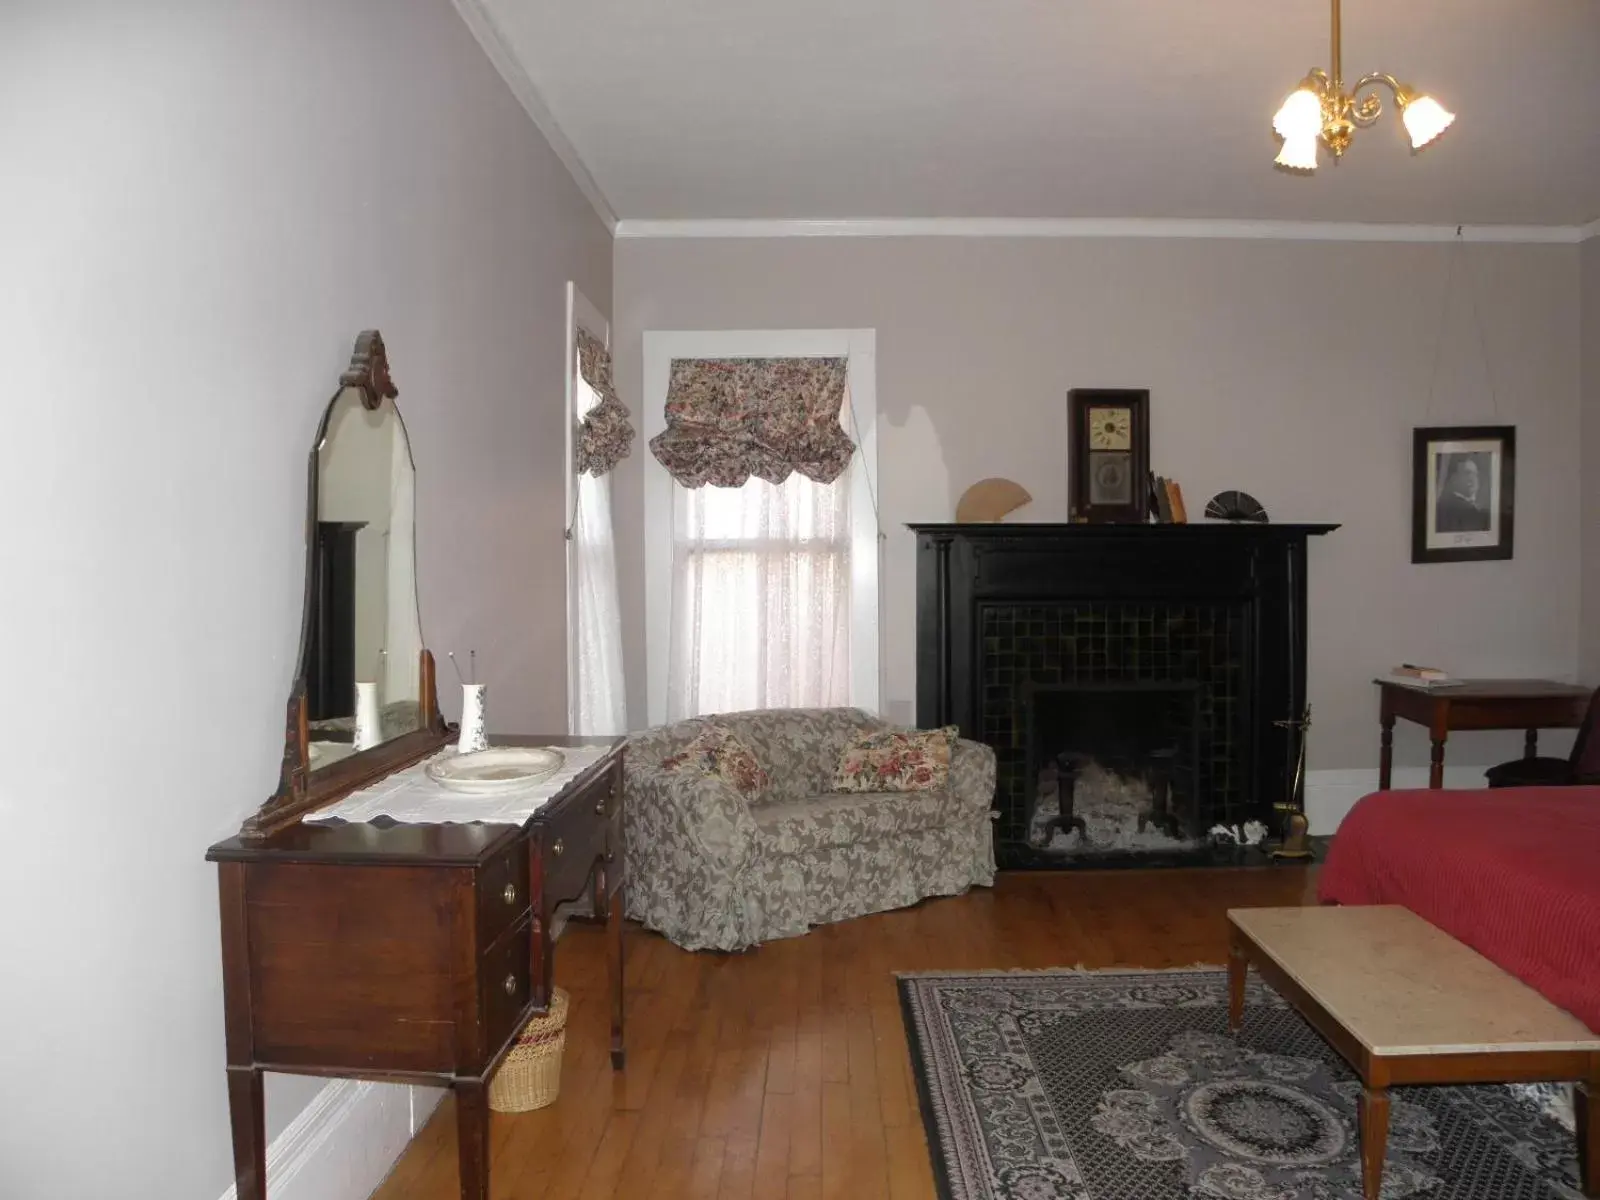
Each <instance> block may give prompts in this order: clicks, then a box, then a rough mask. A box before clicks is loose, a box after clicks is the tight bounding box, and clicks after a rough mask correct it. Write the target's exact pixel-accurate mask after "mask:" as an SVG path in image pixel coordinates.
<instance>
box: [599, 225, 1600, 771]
mask: <svg viewBox="0 0 1600 1200" xmlns="http://www.w3.org/2000/svg"><path fill="white" fill-rule="evenodd" d="M1452 253H1457V254H1462V255H1464V258H1458V259H1457V262H1456V268H1455V274H1454V280H1455V282H1454V285H1453V287H1452V288H1451V290H1450V296H1449V304H1448V307H1447V306H1446V303H1445V300H1446V292H1445V283H1446V277H1447V269H1448V266H1449V262H1450V257H1449V256H1450V255H1451V254H1452ZM615 258H616V274H615V288H616V313H615V323H614V328H615V331H616V342H617V346H618V358H617V362H618V377H619V381H620V383H621V386H622V387H623V389H624V393H625V394H626V395H628V396H629V397H630V398H632V397H637V396H638V389H639V377H640V369H641V368H640V350H641V335H642V333H643V332H644V331H645V330H651V329H706V328H769V327H825V328H853V327H868V326H870V327H873V328H875V329H876V330H877V331H878V343H877V344H878V357H877V361H878V406H879V445H880V447H881V449H880V459H881V474H882V481H881V497H882V500H881V507H882V518H883V526H884V529H885V530H886V532H887V536H888V540H887V544H886V551H885V553H886V560H885V604H886V608H887V619H886V621H885V624H884V629H885V654H886V660H887V674H888V680H887V688H886V691H885V697H886V700H887V701H888V702H889V703H891V704H892V703H894V702H895V701H910V700H911V699H912V698H913V697H914V694H915V671H914V652H913V636H914V612H915V609H914V597H913V586H912V581H913V573H914V547H913V540H912V537H911V535H910V534H909V533H908V532H907V531H906V530H905V528H904V525H905V523H906V522H908V521H937V520H949V519H951V518H952V515H953V512H954V507H955V501H956V499H957V498H958V497H959V496H960V494H961V492H962V491H963V490H964V489H965V488H966V487H967V486H968V485H969V484H971V483H973V482H975V481H976V480H978V479H981V478H983V477H985V476H987V475H1002V476H1009V477H1011V478H1013V479H1016V480H1017V481H1018V482H1020V483H1021V484H1022V485H1023V486H1024V487H1026V488H1027V489H1028V490H1029V491H1030V492H1031V493H1032V494H1033V496H1034V503H1033V504H1032V505H1031V506H1030V507H1028V508H1026V509H1024V510H1022V511H1021V512H1020V513H1019V514H1017V515H1018V516H1019V517H1020V518H1022V519H1026V520H1036V521H1056V520H1062V519H1064V518H1065V515H1066V503H1067V475H1066V465H1065V460H1066V391H1067V389H1068V388H1070V387H1073V386H1128V387H1148V388H1149V389H1150V390H1151V393H1152V409H1153V418H1152V421H1153V432H1152V454H1153V457H1154V461H1155V464H1156V468H1157V469H1158V470H1159V471H1160V472H1161V473H1163V474H1166V475H1170V476H1172V477H1174V478H1176V479H1178V480H1179V481H1181V482H1182V484H1183V489H1184V494H1185V497H1186V499H1188V500H1189V503H1190V507H1191V508H1192V509H1194V510H1198V509H1199V508H1200V507H1201V506H1202V505H1203V504H1204V502H1205V500H1206V498H1207V497H1209V496H1210V495H1212V494H1213V493H1215V492H1217V491H1220V490H1222V489H1224V488H1242V489H1244V490H1247V491H1249V492H1251V493H1253V494H1254V495H1255V496H1257V497H1258V498H1259V499H1260V500H1261V501H1262V502H1263V503H1264V504H1265V505H1266V506H1267V508H1268V509H1269V511H1270V512H1271V514H1272V516H1273V517H1274V518H1275V519H1278V520H1305V521H1336V522H1339V523H1341V524H1342V525H1343V528H1342V529H1340V530H1339V531H1338V532H1337V533H1334V534H1333V535H1331V536H1330V537H1327V538H1324V539H1320V540H1318V541H1317V542H1316V543H1314V545H1313V548H1312V552H1311V568H1310V589H1311V616H1310V619H1311V628H1310V641H1311V646H1310V660H1311V661H1310V680H1311V699H1312V702H1313V704H1314V706H1315V719H1316V730H1315V732H1314V733H1313V735H1312V741H1311V756H1312V764H1313V765H1314V766H1319V767H1359V766H1368V765H1372V764H1374V763H1375V762H1376V755H1377V730H1376V715H1375V705H1374V700H1373V694H1372V687H1371V684H1370V682H1369V681H1370V679H1371V678H1372V676H1373V675H1374V674H1375V673H1377V672H1381V671H1382V670H1384V669H1385V668H1387V667H1388V666H1390V665H1392V664H1394V663H1396V662H1399V661H1402V660H1411V661H1414V660H1422V661H1429V662H1439V663H1443V664H1445V665H1447V666H1449V667H1451V668H1452V669H1454V670H1457V671H1460V672H1468V673H1476V674H1485V675H1493V674H1541V675H1555V676H1567V677H1570V676H1571V674H1572V673H1573V671H1574V669H1575V667H1576V660H1577V625H1578V621H1577V612H1578V591H1579V583H1578V575H1579V570H1578V565H1577V563H1578V556H1577V545H1578V516H1577V505H1578V498H1579V492H1578V467H1579V454H1578V444H1577V430H1578V317H1577V312H1578V250H1577V248H1576V247H1574V246H1559V245H1553V246H1508V245H1482V244H1477V245H1472V246H1469V247H1467V248H1466V249H1465V250H1464V251H1455V250H1452V248H1451V247H1449V246H1448V245H1440V244H1432V245H1427V244H1407V243H1401V244H1393V243H1391V244H1367V243H1332V242H1268V241H1203V240H1136V239H1129V240H1068V239H1062V240H1048V239H1043V240H999V239H987V240H984V239H976V240H965V239H938V238H925V239H917V238H901V239H773V240H762V239H748V240H747V239H730V240H632V239H621V240H619V241H618V242H617V244H616V255H615ZM1473 296H1475V297H1476V300H1477V305H1478V317H1477V319H1475V318H1474V315H1473V309H1472V304H1471V300H1470V297H1473ZM1480 323H1481V325H1482V327H1483V330H1484V335H1485V338H1486V341H1487V362H1488V371H1486V370H1485V363H1484V355H1483V354H1482V353H1481V352H1480V349H1479V338H1478V334H1477V328H1478V325H1479V324H1480ZM1441 330H1442V333H1441ZM1441 339H1442V340H1441ZM1436 350H1437V351H1438V352H1437V354H1436ZM1436 359H1437V361H1438V368H1437V380H1436V382H1434V379H1435V361H1436ZM1491 376H1492V378H1493V381H1494V387H1493V389H1491V386H1490V384H1489V379H1490V377H1491ZM1430 385H1432V386H1431V392H1432V395H1431V399H1430ZM1494 420H1504V421H1506V422H1512V423H1515V424H1516V425H1517V438H1518V456H1519V465H1520V467H1521V470H1520V473H1519V479H1518V512H1517V544H1516V558H1515V559H1514V560H1513V561H1511V562H1503V563H1485V564H1452V565H1443V566H1413V565H1412V564H1411V561H1410V524H1409V522H1410V512H1411V493H1410V488H1411V478H1410V477H1411V466H1410V454H1411V429H1412V428H1413V426H1416V425H1423V424H1452V423H1464V422H1480V421H1482V422H1488V421H1494ZM638 463H639V460H638V458H634V459H630V460H629V461H628V462H627V463H626V464H624V474H623V475H622V476H621V478H620V480H619V484H618V489H619V490H618V504H619V510H620V511H621V512H624V513H626V512H628V511H630V510H631V511H634V512H638V511H639V506H640V504H641V500H640V496H639V478H640V476H639V467H638ZM638 536H639V535H638V531H637V528H636V527H635V526H634V524H633V523H632V522H627V521H623V522H621V528H620V529H619V553H620V554H621V556H622V562H623V564H624V569H625V570H630V569H637V566H638V563H639V561H640V554H641V550H640V548H639V547H638V546H637V545H636V544H634V543H636V542H637V539H638ZM641 591H642V589H641V588H638V587H629V586H626V585H625V586H624V588H623V594H624V597H625V598H626V599H627V600H628V601H629V602H630V603H631V605H632V608H631V610H630V611H628V612H627V613H625V622H626V631H627V640H628V643H629V646H628V649H629V655H630V657H629V663H630V672H629V686H630V701H631V705H630V711H631V713H632V715H633V718H634V720H635V722H636V723H637V722H640V721H642V719H643V706H642V687H643V670H642V655H641V646H642V639H643V634H642V630H643V613H642V608H641V605H642V600H641V599H640V594H641ZM1551 742H1552V745H1557V744H1559V741H1558V739H1555V738H1552V739H1551ZM1519 747H1520V742H1519V741H1518V740H1517V739H1515V738H1505V737H1498V736H1495V735H1477V736H1474V737H1461V738H1459V739H1458V742H1457V745H1456V748H1455V753H1454V755H1453V761H1456V762H1468V761H1473V759H1474V758H1476V759H1477V760H1478V761H1495V760H1496V758H1497V757H1500V758H1504V757H1510V756H1514V755H1515V754H1516V753H1518V752H1519ZM1424 748H1425V744H1424V743H1423V742H1422V740H1421V739H1420V738H1419V737H1417V736H1415V735H1414V734H1412V733H1411V732H1410V731H1403V732H1402V734H1401V736H1400V738H1399V751H1400V753H1401V755H1402V756H1403V758H1405V759H1409V760H1411V761H1425V757H1424Z"/></svg>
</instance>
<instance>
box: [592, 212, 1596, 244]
mask: <svg viewBox="0 0 1600 1200" xmlns="http://www.w3.org/2000/svg"><path fill="white" fill-rule="evenodd" d="M1597 230H1600V222H1596V223H1595V224H1592V225H1587V226H1581V227H1580V226H1576V225H1372V224H1361V223H1358V222H1337V221H1224V220H1158V219H1146V218H1138V217H1133V218H1121V217H1105V218H1101V217H1083V218H1078V217H1072V218H1059V219H1054V218H1039V219H1036V218H965V217H950V218H926V219H920V218H919V219H908V220H899V219H876V218H873V219H863V220H837V221H808V220H759V219H758V220H742V219H739V220H710V221H701V220H665V221H640V220H633V219H628V220H623V221H619V222H617V226H616V230H615V233H616V236H617V237H618V238H630V239H645V238H819V237H836V238H842V237H868V238H904V237H950V238H1213V239H1215V238H1220V239H1224V240H1265V241H1287V242H1449V241H1454V240H1455V238H1456V236H1457V233H1458V231H1459V234H1460V237H1461V240H1463V241H1467V242H1518V243H1555V244H1564V245H1571V244H1574V243H1577V242H1580V241H1582V240H1583V239H1584V238H1586V237H1593V236H1595V233H1596V232H1597Z"/></svg>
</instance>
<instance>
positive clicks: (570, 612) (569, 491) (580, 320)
mask: <svg viewBox="0 0 1600 1200" xmlns="http://www.w3.org/2000/svg"><path fill="white" fill-rule="evenodd" d="M580 327H581V328H583V329H587V330H588V331H589V332H590V333H592V334H593V335H594V336H595V337H597V338H599V339H600V340H601V341H602V342H604V343H605V344H606V347H607V348H608V349H609V348H610V346H611V322H610V321H608V320H606V318H605V317H603V316H601V315H600V310H599V309H598V308H596V307H595V306H594V305H593V304H591V303H590V301H589V298H588V297H587V296H585V295H584V294H583V293H582V292H580V291H579V290H578V285H577V284H575V283H573V282H572V281H571V280H570V279H569V280H567V356H566V358H565V359H564V360H563V361H564V362H565V363H566V364H567V366H566V370H565V372H564V373H563V376H562V378H563V381H564V383H563V386H564V388H565V394H566V421H565V422H564V425H565V428H566V454H565V456H564V457H563V458H562V461H563V462H564V463H566V487H565V488H564V489H563V492H564V497H565V498H564V500H563V503H564V504H565V505H566V507H565V508H563V509H562V510H561V528H562V529H563V530H565V531H566V532H567V544H566V561H567V728H568V729H569V730H570V729H571V728H572V722H573V720H574V718H575V717H576V715H577V712H578V603H577V600H578V597H577V586H578V576H577V571H576V570H574V568H573V562H572V536H571V533H572V529H571V526H572V506H573V503H574V501H575V500H576V499H577V494H578V479H577V472H576V470H575V467H576V459H575V457H574V456H575V455H576V453H577V447H576V446H575V445H574V438H575V437H576V435H577V432H578V330H579V328H580Z"/></svg>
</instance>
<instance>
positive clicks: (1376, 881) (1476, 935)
mask: <svg viewBox="0 0 1600 1200" xmlns="http://www.w3.org/2000/svg"><path fill="white" fill-rule="evenodd" d="M1318 892H1319V894H1320V895H1321V898H1322V899H1323V900H1324V901H1325V902H1333V903H1337V904H1400V905H1404V906H1405V907H1406V908H1409V909H1410V910H1411V911H1412V912H1414V913H1416V914H1417V915H1418V916H1421V917H1425V918H1426V919H1427V920H1429V921H1431V922H1433V924H1435V925H1437V926H1438V927H1439V928H1440V929H1443V930H1444V931H1445V932H1446V933H1449V934H1450V935H1451V936H1452V937H1454V938H1455V939H1456V940H1457V941H1460V942H1465V943H1466V944H1467V945H1469V946H1471V947H1472V948H1473V949H1474V950H1476V951H1477V952H1478V953H1479V954H1482V955H1483V956H1484V957H1485V958H1487V959H1489V960H1490V961H1491V962H1494V963H1497V964H1498V965H1499V966H1500V967H1502V968H1503V969H1504V970H1506V971H1509V972H1510V973H1511V974H1513V975H1515V976H1516V977H1517V978H1518V979H1520V980H1522V981H1523V982H1524V983H1526V984H1527V985H1528V986H1529V987H1532V988H1534V989H1535V990H1537V991H1539V992H1540V993H1542V994H1543V995H1544V996H1546V997H1547V998H1548V999H1549V1000H1550V1001H1551V1002H1553V1003H1555V1004H1558V1005H1560V1006H1561V1007H1562V1008H1564V1009H1566V1010H1567V1011H1568V1012H1570V1013H1573V1014H1574V1015H1575V1016H1577V1017H1578V1018H1579V1019H1580V1020H1581V1021H1583V1022H1584V1023H1585V1024H1587V1025H1588V1026H1589V1028H1591V1029H1593V1030H1596V1031H1600V787H1582V788H1576V787H1575V788H1504V789H1495V790H1492V791H1491V790H1481V791H1470V792H1453V791H1415V792H1409V791H1408V792H1376V793H1374V794H1373V795H1370V796H1368V797H1366V798H1365V799H1364V800H1362V801H1361V802H1360V803H1359V804H1357V805H1356V806H1355V808H1354V809H1352V810H1351V812H1350V815H1349V816H1348V817H1346V818H1345V819H1344V823H1343V824H1342V825H1340V826H1339V832H1338V835H1337V836H1336V837H1335V838H1334V839H1333V846H1332V848H1331V849H1330V850H1329V852H1328V861H1327V864H1326V865H1325V866H1324V867H1323V868H1322V872H1321V875H1320V878H1319V881H1318Z"/></svg>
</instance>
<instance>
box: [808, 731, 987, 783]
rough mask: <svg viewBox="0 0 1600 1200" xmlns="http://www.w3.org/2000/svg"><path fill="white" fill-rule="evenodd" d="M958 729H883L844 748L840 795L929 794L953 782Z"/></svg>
mask: <svg viewBox="0 0 1600 1200" xmlns="http://www.w3.org/2000/svg"><path fill="white" fill-rule="evenodd" d="M957 735H958V730H957V729H956V727H955V726H954V725H947V726H945V727H944V728H943V729H882V730H878V731H877V732H875V733H864V734H862V735H860V736H859V737H857V738H856V740H855V741H853V742H851V743H850V744H849V745H848V746H846V747H845V748H844V753H843V754H841V755H840V756H839V767H838V770H836V771H835V772H834V778H833V787H834V790H835V791H838V792H927V791H935V790H937V789H939V788H943V787H947V786H949V783H950V755H951V753H952V752H954V750H955V745H956V737H957Z"/></svg>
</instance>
